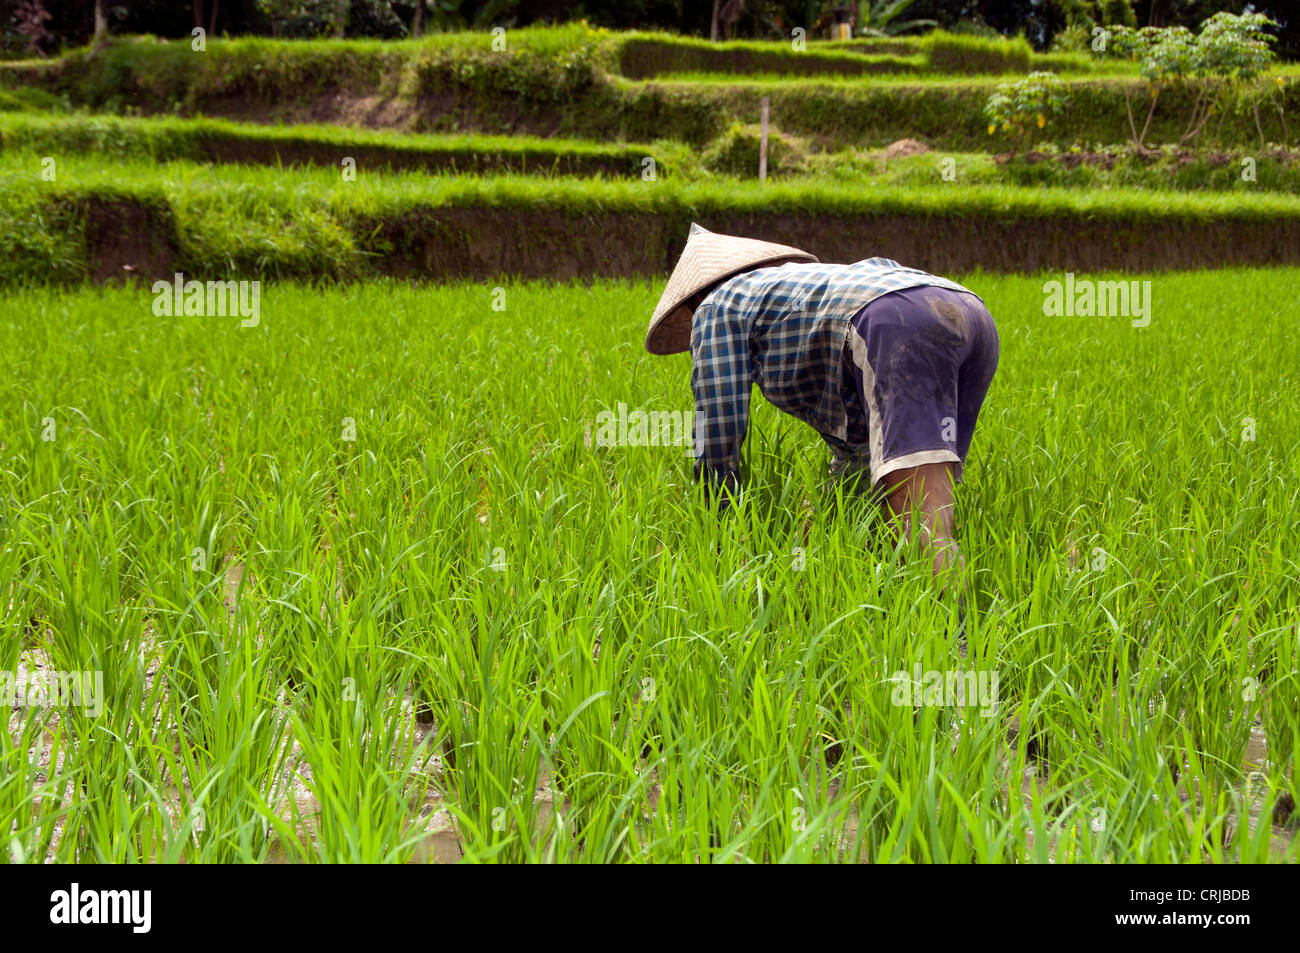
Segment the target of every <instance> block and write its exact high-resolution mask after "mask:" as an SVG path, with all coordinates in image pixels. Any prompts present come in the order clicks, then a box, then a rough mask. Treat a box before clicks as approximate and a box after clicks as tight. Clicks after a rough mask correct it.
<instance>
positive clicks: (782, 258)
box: [645, 249, 817, 356]
mask: <svg viewBox="0 0 1300 953" xmlns="http://www.w3.org/2000/svg"><path fill="white" fill-rule="evenodd" d="M816 261H817V258H816V257H815V256H814V255H810V254H808V253H807V252H802V251H798V250H797V249H791V250H790V251H787V252H782V253H781V254H774V255H772V256H770V257H767V258H759V259H756V260H754V261H751V262H746V263H745V264H742V265H740V266H739V267H735V268H731V269H729V270H725V271H723V272H722V273H721V274H718V273H710V274H709V275H707V276H700V277H699V278H696V279H693V280H689V281H680V282H678V283H677V286H676V287H674V283H673V280H672V279H671V278H670V279H669V283H668V287H666V288H665V289H664V296H663V297H662V298H660V299H659V306H658V307H656V308H655V316H654V317H653V318H652V319H651V321H650V327H649V328H648V329H647V331H646V336H645V349H646V350H647V351H649V352H650V353H651V354H655V355H661V356H662V355H668V354H680V353H681V352H683V351H688V350H690V347H691V320H692V318H693V317H694V316H695V311H694V310H693V309H692V308H690V307H688V302H689V300H690V298H691V296H693V295H695V294H697V293H698V292H701V291H706V290H708V289H711V288H713V287H715V286H717V285H719V284H721V283H722V282H724V281H726V280H727V279H729V278H734V277H735V276H736V275H739V274H742V273H743V272H746V271H754V270H756V269H758V268H770V267H773V266H775V265H785V264H790V263H792V262H816ZM674 276H676V272H674Z"/></svg>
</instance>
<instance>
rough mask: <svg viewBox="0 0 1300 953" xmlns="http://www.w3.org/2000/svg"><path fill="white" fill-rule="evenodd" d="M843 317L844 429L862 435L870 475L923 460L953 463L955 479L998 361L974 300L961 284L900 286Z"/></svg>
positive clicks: (992, 334) (993, 337) (988, 325)
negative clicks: (851, 411) (853, 405)
mask: <svg viewBox="0 0 1300 953" xmlns="http://www.w3.org/2000/svg"><path fill="white" fill-rule="evenodd" d="M851 324H852V329H851V330H850V332H849V343H848V347H849V349H850V350H851V354H850V357H851V360H850V361H849V364H850V368H849V370H850V374H851V382H852V385H853V387H854V390H855V391H856V396H857V398H858V400H859V401H860V403H861V410H862V418H859V420H858V426H857V427H856V428H852V429H854V430H856V431H857V433H856V436H858V437H860V438H865V440H866V442H867V447H868V449H869V460H870V467H871V481H872V483H873V484H875V483H879V482H880V480H881V479H882V478H883V477H884V476H886V475H887V474H889V473H892V472H893V471H895V470H904V469H908V468H911V467H917V466H922V465H923V464H929V463H953V464H955V465H956V466H955V470H956V473H955V476H956V479H957V480H958V482H960V481H961V480H962V479H963V476H964V473H963V471H964V469H965V461H966V454H967V452H968V451H969V450H970V441H971V435H972V434H973V433H974V431H975V420H976V418H977V417H978V416H979V412H980V405H981V404H983V403H984V397H985V395H986V394H987V393H988V390H989V384H991V383H992V381H993V372H994V371H995V370H997V366H998V331H997V327H996V325H994V323H993V317H992V316H991V315H990V314H989V312H988V309H987V308H985V307H984V302H982V301H981V300H980V299H979V298H978V297H977V296H976V295H974V294H971V293H970V292H969V291H954V290H952V289H949V288H940V287H935V286H932V285H926V286H922V287H917V288H907V289H904V290H902V291H891V292H889V293H888V294H884V295H881V296H880V297H879V298H875V299H874V300H872V301H871V303H870V304H868V305H867V306H866V307H864V308H863V309H862V310H860V311H859V312H858V313H857V314H855V315H854V316H853V318H852V319H851ZM846 383H849V381H846ZM851 416H855V415H851ZM863 424H865V426H863Z"/></svg>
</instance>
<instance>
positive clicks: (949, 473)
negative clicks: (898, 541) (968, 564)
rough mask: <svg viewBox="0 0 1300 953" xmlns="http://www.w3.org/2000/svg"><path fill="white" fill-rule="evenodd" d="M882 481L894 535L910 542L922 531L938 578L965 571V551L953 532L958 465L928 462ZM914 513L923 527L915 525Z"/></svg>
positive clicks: (886, 477)
mask: <svg viewBox="0 0 1300 953" xmlns="http://www.w3.org/2000/svg"><path fill="white" fill-rule="evenodd" d="M881 482H882V485H883V490H884V495H885V501H886V502H887V503H888V504H889V509H890V511H891V513H892V516H891V518H890V524H891V525H892V526H893V528H894V532H896V533H898V534H899V535H900V536H902V537H903V538H904V539H909V540H910V539H912V538H913V534H914V532H918V531H919V533H920V537H921V539H920V541H921V542H923V543H925V544H926V548H927V549H930V550H932V552H933V556H934V572H933V574H934V575H935V576H938V575H939V574H940V573H941V572H943V571H944V570H946V569H961V567H962V565H963V563H962V558H961V551H960V550H959V549H958V548H957V537H956V533H955V532H954V530H953V500H952V491H953V484H954V482H955V472H954V465H953V464H951V463H927V464H923V465H921V466H919V467H912V468H911V469H907V470H895V471H894V472H893V473H889V474H886V475H885V477H884V479H883V480H882V481H881ZM913 510H916V515H917V518H918V519H919V520H920V526H919V527H913V525H912V511H913Z"/></svg>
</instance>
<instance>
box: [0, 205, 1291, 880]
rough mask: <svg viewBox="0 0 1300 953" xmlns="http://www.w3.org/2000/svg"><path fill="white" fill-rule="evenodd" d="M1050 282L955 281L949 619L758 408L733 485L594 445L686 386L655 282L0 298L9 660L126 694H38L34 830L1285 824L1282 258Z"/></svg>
mask: <svg viewBox="0 0 1300 953" xmlns="http://www.w3.org/2000/svg"><path fill="white" fill-rule="evenodd" d="M368 201H376V202H377V201H379V198H378V196H375V197H373V198H372V199H368ZM1045 277H1046V278H1051V277H1053V276H1033V277H997V276H989V275H980V274H976V275H970V276H966V277H964V278H962V279H960V280H963V281H964V282H965V283H966V284H967V285H968V286H970V287H971V288H973V289H974V290H976V291H978V292H979V293H980V294H981V295H983V296H984V298H985V299H986V301H987V303H988V305H989V307H990V310H991V311H992V313H993V315H994V316H995V318H996V319H997V321H998V324H999V332H1000V335H1001V338H1002V360H1001V365H1000V368H999V371H998V376H997V378H996V380H995V383H994V388H993V390H992V392H991V393H990V395H989V399H988V402H987V403H986V404H985V407H984V410H983V412H982V415H981V418H980V424H979V428H978V430H977V433H976V438H975V446H974V450H973V452H972V457H971V460H970V464H969V467H968V469H967V482H966V484H965V485H964V486H963V488H962V489H961V491H960V494H959V497H958V507H959V512H958V521H959V527H960V533H961V537H962V541H963V549H964V552H965V553H966V559H967V567H966V576H967V578H966V580H965V582H966V585H967V586H968V592H969V602H968V609H967V617H966V627H965V641H964V642H962V641H960V640H958V639H957V638H956V637H955V636H954V629H955V625H954V623H955V612H954V607H953V606H952V604H951V603H950V602H949V601H948V600H945V599H943V598H941V597H939V596H938V595H937V594H936V591H935V589H934V587H933V586H932V585H931V583H930V579H929V573H928V570H926V569H925V568H921V567H918V564H917V563H916V561H914V560H911V559H909V558H908V556H909V553H908V551H907V549H906V547H905V546H896V545H894V544H893V543H892V541H891V537H890V536H889V535H888V533H887V532H886V531H885V528H884V526H883V524H882V521H881V518H880V516H879V514H878V513H877V511H876V509H875V508H874V506H873V505H872V504H871V502H870V501H869V500H866V499H864V498H862V497H861V496H860V495H857V494H855V493H854V492H852V487H849V486H845V485H843V484H840V483H837V482H834V481H828V479H827V477H826V466H825V464H826V454H825V450H824V448H823V446H822V444H821V441H820V440H819V438H818V437H817V436H816V435H815V434H813V433H812V432H811V431H809V430H807V429H806V428H803V427H802V426H801V425H798V424H796V423H794V422H793V421H791V420H790V419H788V418H784V417H781V416H780V415H778V414H777V413H776V412H775V411H774V410H773V409H772V408H771V407H770V406H769V405H767V404H766V403H764V402H763V401H762V400H761V399H758V398H757V396H756V399H755V412H754V418H753V422H752V426H751V431H750V435H749V438H748V440H747V442H746V454H745V460H746V468H747V481H746V485H745V489H744V492H743V495H742V497H741V498H740V499H739V500H738V501H737V503H736V505H735V506H734V507H733V508H732V510H731V511H730V512H728V513H726V514H722V515H719V514H718V512H717V510H716V507H711V506H710V505H709V504H707V503H705V502H704V501H702V500H701V499H700V498H699V497H698V495H697V494H696V492H695V490H694V488H693V486H692V483H691V480H690V469H689V457H688V453H687V448H685V447H683V446H682V445H681V442H680V441H678V440H676V439H668V440H666V441H665V440H659V441H650V440H639V439H636V438H635V437H628V438H627V439H619V440H615V441H612V445H611V441H608V440H604V439H602V433H608V432H609V431H608V430H604V431H602V427H603V426H605V425H606V424H607V422H608V420H609V417H606V416H602V415H603V414H614V415H618V414H619V413H621V412H623V411H624V410H626V409H627V408H630V409H631V410H632V412H640V413H643V414H650V413H663V414H669V415H670V414H672V413H674V412H679V413H681V414H685V413H687V412H689V411H690V410H691V397H690V393H689V388H688V386H687V381H688V376H689V363H688V358H686V357H685V356H679V357H675V358H668V359H664V358H652V357H651V356H649V355H648V354H646V353H645V352H644V351H643V349H642V348H641V346H640V338H641V333H642V331H643V329H644V323H645V318H646V315H647V312H648V310H649V308H650V307H651V305H652V303H653V301H654V300H655V297H656V288H655V287H654V286H653V285H652V284H651V283H647V282H639V281H615V282H597V283H593V284H576V283H575V284H555V283H542V282H537V283H511V282H505V283H504V285H503V286H502V287H501V290H500V291H497V290H496V287H494V286H489V285H484V284H472V283H464V284H456V285H450V286H444V287H437V288H420V287H413V286H410V285H405V284H400V283H390V282H368V283H358V284H353V285H347V286H343V287H338V288H331V289H321V288H314V287H309V286H305V285H297V284H292V283H277V284H268V285H267V286H266V287H265V288H264V289H263V291H262V303H261V320H260V322H259V323H257V324H256V326H251V327H244V326H241V322H240V321H239V319H238V318H234V317H230V318H223V317H202V318H200V317H168V316H160V315H156V314H155V313H154V311H153V309H152V307H151V301H152V296H151V294H150V293H149V291H148V289H146V288H115V289H97V288H84V289H79V290H73V291H69V290H66V289H63V290H59V289H54V288H26V289H15V290H13V291H11V292H10V293H9V294H8V296H7V299H6V309H5V312H4V316H3V318H0V352H2V353H4V354H5V355H7V357H8V361H9V363H10V366H12V367H16V368H21V369H22V372H23V373H22V374H21V375H19V374H11V375H6V376H5V377H4V378H3V379H0V498H3V500H4V501H5V503H4V507H3V509H2V510H0V579H3V580H4V582H3V584H2V585H3V587H4V590H3V598H0V652H3V658H0V669H2V670H3V671H5V672H9V673H15V672H20V671H21V672H22V673H24V674H30V673H32V672H49V673H56V672H65V673H66V672H82V671H91V672H95V671H98V672H100V673H102V690H101V691H99V692H98V693H97V698H98V708H99V710H98V712H95V711H94V710H93V709H92V707H91V706H89V705H73V706H48V705H40V704H19V705H17V706H16V707H14V708H13V709H12V714H11V715H10V721H9V731H8V732H0V830H5V831H7V832H8V835H7V847H8V850H9V855H10V857H11V858H13V859H16V860H24V861H41V860H45V859H54V860H61V861H120V860H144V861H148V860H185V861H188V862H202V861H244V862H265V861H273V860H294V861H308V862H317V861H322V862H323V861H385V862H401V861H423V860H430V859H443V858H447V857H451V858H455V857H463V858H464V859H466V860H469V861H507V860H532V861H555V862H558V861H584V862H587V861H590V862H596V861H617V862H647V861H651V862H654V861H687V862H692V861H702V862H758V861H776V860H785V861H828V862H838V861H846V862H853V861H859V862H861V861H865V862H888V861H948V862H959V863H961V862H970V861H981V862H989V861H1039V862H1045V861H1053V860H1055V861H1065V860H1074V861H1114V862H1127V861H1214V862H1224V861H1227V862H1232V861H1295V860H1297V859H1300V853H1298V852H1300V848H1298V847H1297V846H1296V844H1295V842H1294V839H1293V836H1292V828H1290V827H1288V826H1286V825H1284V824H1280V823H1278V824H1274V823H1272V821H1273V820H1274V819H1275V818H1282V817H1283V813H1284V812H1283V813H1278V814H1276V815H1275V809H1278V808H1280V806H1282V805H1284V804H1285V803H1286V801H1287V799H1291V801H1292V802H1293V800H1294V798H1295V796H1296V794H1297V793H1298V790H1297V778H1296V774H1295V765H1296V755H1297V750H1298V748H1300V741H1298V740H1297V739H1298V738H1300V734H1297V718H1298V717H1300V716H1298V715H1297V711H1298V710H1300V706H1297V704H1296V688H1297V682H1296V669H1297V651H1298V642H1300V572H1298V570H1300V566H1297V562H1296V558H1295V554H1294V547H1292V546H1291V545H1290V541H1291V540H1292V539H1293V538H1294V537H1295V534H1296V532H1297V530H1298V529H1300V526H1298V525H1297V521H1298V519H1300V517H1297V513H1298V512H1300V505H1298V504H1300V499H1298V491H1297V487H1298V486H1300V472H1298V471H1300V429H1297V427H1296V426H1295V421H1296V420H1297V419H1298V417H1300V387H1297V386H1296V385H1297V383H1298V381H1297V370H1296V367H1295V364H1294V361H1293V360H1292V359H1291V356H1290V355H1291V353H1292V352H1293V347H1292V346H1291V333H1292V332H1291V329H1292V328H1293V327H1294V326H1295V324H1296V321H1297V318H1300V313H1298V312H1297V309H1298V308H1300V306H1298V305H1297V304H1296V302H1295V298H1294V295H1293V294H1291V291H1292V289H1293V288H1294V286H1295V283H1296V280H1297V272H1296V271H1294V270H1287V269H1279V270H1257V271H1241V270H1223V271H1216V272H1201V273H1185V274H1164V275H1153V276H1151V280H1152V286H1153V298H1152V301H1153V307H1152V313H1151V321H1150V324H1149V325H1148V326H1145V327H1134V326H1133V324H1132V322H1131V321H1129V320H1128V319H1126V318H1114V317H1102V318H1098V317H1052V316H1047V315H1045V314H1044V311H1043V300H1044V288H1043V284H1044V280H1045ZM1127 277H1131V276H1127ZM1229 286H1230V287H1231V288H1232V289H1233V293H1232V294H1231V295H1229V294H1226V293H1225V288H1227V287H1229ZM467 368H473V369H474V373H472V374H471V373H468V372H467ZM620 405H623V406H622V407H620ZM655 419H657V420H660V421H662V420H666V419H667V420H671V419H674V418H671V417H658V418H655ZM630 432H631V433H635V432H636V429H635V426H634V427H633V429H632V431H630ZM936 674H937V675H938V676H939V677H940V679H941V681H946V682H948V683H951V680H952V679H951V676H953V675H957V676H958V677H959V678H961V679H965V678H966V676H973V677H974V681H972V682H968V683H966V684H968V685H977V686H979V688H980V691H979V693H978V696H974V695H972V696H969V697H966V698H965V700H964V702H962V703H954V702H953V701H952V699H951V698H950V697H947V696H946V695H945V693H944V692H942V691H941V692H940V693H939V694H937V695H932V694H928V688H929V687H932V678H931V676H933V675H936ZM994 676H996V680H994ZM981 679H982V681H981ZM914 683H915V684H914ZM948 687H949V685H944V688H945V689H946V688H948Z"/></svg>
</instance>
